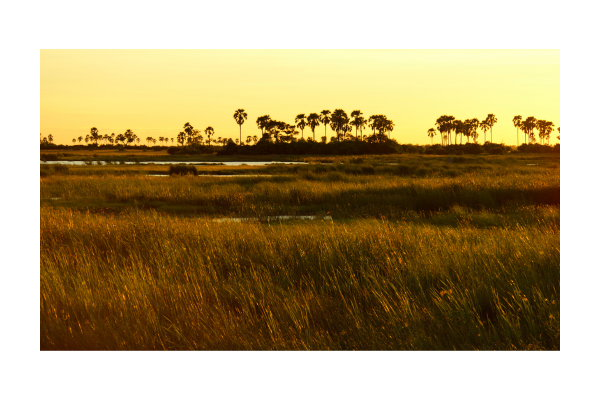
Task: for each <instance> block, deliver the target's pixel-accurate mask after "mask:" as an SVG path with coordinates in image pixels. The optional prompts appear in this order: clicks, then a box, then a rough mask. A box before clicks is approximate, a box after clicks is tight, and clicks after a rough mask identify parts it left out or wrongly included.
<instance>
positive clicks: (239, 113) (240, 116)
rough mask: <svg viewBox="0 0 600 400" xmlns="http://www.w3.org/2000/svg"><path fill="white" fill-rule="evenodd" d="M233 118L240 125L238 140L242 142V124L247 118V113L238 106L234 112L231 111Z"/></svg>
mask: <svg viewBox="0 0 600 400" xmlns="http://www.w3.org/2000/svg"><path fill="white" fill-rule="evenodd" d="M233 119H235V122H237V124H238V125H239V126H240V140H239V143H241V142H242V124H243V123H244V122H245V121H246V120H247V119H248V114H247V113H246V112H245V111H244V109H243V108H238V109H237V110H236V111H235V113H233Z"/></svg>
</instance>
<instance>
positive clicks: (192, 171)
mask: <svg viewBox="0 0 600 400" xmlns="http://www.w3.org/2000/svg"><path fill="white" fill-rule="evenodd" d="M169 175H194V176H196V175H198V170H197V169H196V167H195V166H193V165H183V164H179V165H171V166H170V167H169Z"/></svg>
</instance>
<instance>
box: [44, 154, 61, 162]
mask: <svg viewBox="0 0 600 400" xmlns="http://www.w3.org/2000/svg"><path fill="white" fill-rule="evenodd" d="M40 161H58V155H57V154H40Z"/></svg>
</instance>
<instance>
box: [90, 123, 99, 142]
mask: <svg viewBox="0 0 600 400" xmlns="http://www.w3.org/2000/svg"><path fill="white" fill-rule="evenodd" d="M90 139H91V140H93V141H94V142H95V143H96V144H98V128H96V127H92V129H90Z"/></svg>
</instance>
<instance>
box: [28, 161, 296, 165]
mask: <svg viewBox="0 0 600 400" xmlns="http://www.w3.org/2000/svg"><path fill="white" fill-rule="evenodd" d="M87 162H92V163H93V164H94V165H97V164H98V162H99V161H96V160H90V161H87ZM100 162H101V163H102V164H103V165H105V164H106V162H105V161H100ZM85 163H86V161H40V164H65V165H85ZM112 164H113V165H118V164H121V163H120V162H113V163H112ZM125 164H138V163H137V162H135V161H125ZM139 164H154V165H170V164H187V165H197V166H202V165H205V164H207V165H208V164H217V165H238V166H239V165H270V164H306V163H305V162H300V161H189V162H183V161H140V162H139Z"/></svg>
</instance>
